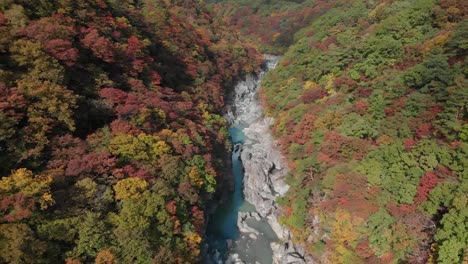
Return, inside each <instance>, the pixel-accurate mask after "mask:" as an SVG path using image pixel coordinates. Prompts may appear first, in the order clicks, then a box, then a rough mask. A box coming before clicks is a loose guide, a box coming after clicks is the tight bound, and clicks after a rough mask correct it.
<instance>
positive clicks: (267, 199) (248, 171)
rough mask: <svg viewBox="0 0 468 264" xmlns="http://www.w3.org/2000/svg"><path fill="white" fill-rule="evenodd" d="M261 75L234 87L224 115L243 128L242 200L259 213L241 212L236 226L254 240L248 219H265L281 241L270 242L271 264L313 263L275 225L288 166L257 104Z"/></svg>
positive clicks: (271, 62)
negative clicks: (278, 201)
mask: <svg viewBox="0 0 468 264" xmlns="http://www.w3.org/2000/svg"><path fill="white" fill-rule="evenodd" d="M277 63H278V58H277V57H274V56H266V62H265V66H266V68H267V69H272V68H274V67H275V66H276V65H277ZM263 74H264V73H263V72H262V73H261V74H260V75H259V76H247V77H246V79H245V80H244V81H242V82H240V83H238V85H236V87H235V91H234V94H233V95H231V96H230V97H229V98H231V99H230V102H228V105H229V107H228V111H227V114H226V115H225V118H226V119H227V120H228V122H229V123H230V124H231V125H237V126H242V127H245V129H244V130H243V132H244V134H245V137H246V141H245V143H244V144H243V145H236V146H235V148H236V149H235V152H239V151H240V152H241V153H240V159H241V160H242V162H243V166H244V196H245V199H246V201H248V202H250V203H251V204H253V205H254V206H255V208H256V210H257V212H258V213H257V212H240V213H239V215H238V219H237V225H238V228H239V230H240V232H241V233H244V234H249V235H248V237H250V238H251V239H257V237H258V236H259V232H258V231H257V230H255V229H253V228H251V227H249V225H248V224H247V219H250V218H254V219H255V220H256V221H261V220H262V218H266V220H267V222H268V223H269V224H270V225H271V227H272V229H273V231H274V232H275V233H276V234H277V236H278V238H279V239H280V240H281V242H278V243H271V248H272V251H273V263H274V264H287V263H288V264H289V263H291V264H292V263H314V262H313V261H312V258H310V257H309V256H305V254H304V252H305V251H304V249H303V248H301V247H296V246H295V245H293V243H292V241H291V234H290V232H289V231H288V230H287V229H286V228H285V227H283V226H281V225H280V224H279V223H278V217H279V215H280V209H279V206H278V204H277V203H276V199H277V198H278V197H280V196H283V195H284V194H285V193H286V192H287V191H288V189H289V186H288V185H287V184H286V183H285V182H284V179H285V177H286V175H287V174H288V167H287V163H286V161H285V160H284V158H283V157H282V155H281V153H280V151H279V150H278V149H277V147H276V144H275V141H274V139H273V137H272V135H271V132H270V127H271V125H272V124H273V121H274V120H273V119H272V118H267V117H264V116H263V109H262V106H261V104H260V102H259V101H258V96H257V90H258V88H259V87H258V85H259V82H260V80H261V79H262V77H263ZM242 238H243V239H244V238H245V236H244V235H243V236H242ZM235 261H241V260H240V258H239V255H237V256H234V255H233V256H229V259H228V261H227V262H226V263H240V262H235Z"/></svg>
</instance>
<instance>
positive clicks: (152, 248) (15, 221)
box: [0, 0, 468, 264]
mask: <svg viewBox="0 0 468 264" xmlns="http://www.w3.org/2000/svg"><path fill="white" fill-rule="evenodd" d="M211 2H218V3H216V4H210V5H207V4H205V3H204V1H196V0H135V1H132V0H58V1H52V0H3V1H0V110H1V111H0V177H1V179H0V263H63V262H66V263H74V264H75V263H93V262H95V263H152V262H153V263H194V262H196V261H197V260H199V253H200V243H201V240H202V235H203V229H204V224H205V216H206V215H205V212H204V211H205V209H206V204H207V202H208V201H210V199H212V198H213V197H216V196H217V192H218V191H219V190H220V189H222V188H219V185H220V182H221V181H220V180H221V176H222V175H223V174H224V173H223V172H224V171H223V168H224V167H226V166H225V165H226V164H225V160H226V156H225V153H226V151H227V150H228V149H229V148H230V144H229V135H228V132H227V128H226V123H225V121H224V119H223V118H222V117H221V109H222V106H223V104H224V102H223V96H224V95H225V94H226V92H227V91H228V88H229V87H232V84H233V82H235V81H236V80H237V79H238V78H240V77H241V76H242V75H244V74H246V73H248V72H253V71H254V70H255V69H257V68H258V66H259V64H260V56H259V53H258V52H257V51H256V48H255V47H253V46H249V45H248V44H245V43H249V42H251V43H257V44H258V46H259V49H260V50H261V51H262V52H270V53H276V54H282V53H284V57H283V59H282V61H281V63H280V65H279V66H278V67H277V69H275V70H274V71H271V72H269V73H268V74H267V75H266V77H265V79H264V81H263V84H262V96H261V97H262V100H263V103H264V105H265V106H266V112H267V114H268V115H270V116H272V117H274V118H275V120H276V121H275V124H274V126H273V127H272V129H273V132H274V134H275V136H276V137H277V139H278V143H279V146H280V147H281V149H282V151H283V153H284V154H285V156H286V157H287V158H288V161H289V167H290V169H291V172H290V175H289V176H288V184H290V185H291V189H290V190H289V191H288V193H287V194H286V196H285V197H284V198H281V199H279V200H278V202H279V203H280V204H281V205H282V210H283V217H282V218H281V223H282V224H284V225H286V226H287V227H288V228H289V229H290V230H291V231H292V233H293V239H294V240H295V242H297V243H298V244H302V245H304V246H305V247H306V250H307V252H308V253H309V254H311V255H313V256H314V257H315V258H316V259H317V260H318V261H322V262H325V263H327V262H329V263H397V262H400V263H401V262H403V263H447V264H452V263H463V262H468V224H467V223H468V197H467V193H468V172H467V168H468V158H467V157H468V124H467V117H468V113H467V104H468V77H467V75H468V67H467V61H466V60H467V58H466V56H467V54H468V20H467V12H468V4H467V3H466V1H463V0H353V1H350V0H330V1H326V0H305V1H301V0H296V1H286V0H278V1H272V0H250V1H245V0H233V1H211ZM228 24H229V25H228ZM233 29H237V31H239V32H240V34H241V35H243V37H241V36H240V35H239V34H238V33H239V32H236V30H233Z"/></svg>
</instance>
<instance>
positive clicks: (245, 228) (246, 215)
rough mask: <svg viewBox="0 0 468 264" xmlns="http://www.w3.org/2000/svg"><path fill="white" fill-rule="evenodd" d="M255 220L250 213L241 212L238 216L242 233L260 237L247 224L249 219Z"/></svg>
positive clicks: (238, 224) (238, 225)
mask: <svg viewBox="0 0 468 264" xmlns="http://www.w3.org/2000/svg"><path fill="white" fill-rule="evenodd" d="M249 218H254V217H253V216H252V215H251V214H250V213H249V212H239V214H238V215H237V227H238V228H239V231H240V232H241V233H252V234H255V235H256V236H258V235H259V234H260V233H259V232H258V231H257V230H255V229H254V228H252V227H250V226H249V225H248V224H247V219H249Z"/></svg>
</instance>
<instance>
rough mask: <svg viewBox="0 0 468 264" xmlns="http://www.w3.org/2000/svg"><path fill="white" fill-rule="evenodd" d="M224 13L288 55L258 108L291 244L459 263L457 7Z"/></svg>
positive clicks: (464, 202)
mask: <svg viewBox="0 0 468 264" xmlns="http://www.w3.org/2000/svg"><path fill="white" fill-rule="evenodd" d="M227 2H230V4H226V5H224V4H222V3H221V4H218V7H220V8H223V6H226V8H225V10H226V12H227V14H231V15H232V16H231V17H230V18H228V19H226V21H228V22H230V23H232V24H233V26H237V27H238V28H239V29H240V30H242V31H243V32H245V33H247V34H249V35H250V38H258V37H261V41H262V42H261V45H263V46H264V47H263V49H264V50H281V48H283V49H287V52H286V53H285V55H284V57H283V59H282V62H281V63H280V65H279V66H278V67H277V69H276V70H274V71H271V72H269V73H268V74H267V76H266V77H265V80H264V82H263V87H262V89H263V94H262V99H263V101H264V104H265V105H266V106H267V112H268V113H267V114H268V115H270V116H273V117H274V118H275V119H276V122H275V125H274V127H273V131H274V133H275V135H276V136H277V138H278V141H279V145H280V146H281V148H282V150H283V153H285V155H286V156H287V158H288V160H289V165H290V168H291V173H290V175H289V182H288V183H289V184H290V185H291V189H290V191H289V192H288V193H287V195H286V197H284V198H282V199H279V202H280V203H281V204H282V205H283V212H284V216H283V218H282V219H281V222H282V223H283V224H285V225H287V226H288V227H289V228H290V229H291V230H292V232H293V235H294V240H295V241H296V242H298V243H299V244H302V245H304V246H306V249H307V251H308V253H309V254H312V255H313V256H315V257H316V258H317V260H326V262H330V263H396V262H400V263H401V262H403V263H435V262H436V263H447V264H451V263H467V262H468V197H467V193H468V172H467V169H468V124H467V117H468V116H467V104H468V79H467V74H468V67H467V57H466V56H467V53H468V20H467V12H468V4H467V2H466V1H463V0H440V1H436V0H401V1H394V0H378V1H371V0H367V1H364V0H356V1H336V2H334V1H295V2H299V3H291V1H249V2H247V1H234V2H236V3H234V4H233V3H231V2H232V1H227ZM270 3H271V4H270ZM314 6H315V7H314ZM309 7H312V8H316V9H317V10H322V13H319V15H318V16H316V17H315V18H312V19H311V20H307V19H304V18H302V17H301V16H302V15H303V14H304V12H306V10H308V8H309ZM323 9H326V12H323ZM265 12H267V14H265ZM287 14H297V15H292V16H290V15H287ZM283 15H284V16H286V18H285V17H284V16H283ZM263 17H265V19H266V20H263ZM258 19H260V20H261V21H262V22H260V25H263V24H261V23H267V24H268V25H270V26H271V27H270V28H268V29H266V28H265V27H262V26H258V24H257V23H256V22H255V21H257V20H258ZM265 21H269V22H265ZM252 22H253V23H252ZM291 23H292V24H291ZM297 25H299V27H296V26H297ZM262 30H271V31H270V32H263V31H262ZM265 34H266V35H265ZM283 34H286V35H288V36H289V35H290V34H293V35H294V38H293V39H290V41H293V42H294V43H293V44H292V46H290V47H289V48H287V47H285V46H283V47H282V46H281V45H283V44H287V42H284V43H283V42H281V41H280V39H281V36H282V35H283ZM263 36H267V38H265V39H264V38H263ZM275 36H278V37H277V38H276V37H275ZM272 46H273V47H275V46H276V48H277V49H271V48H269V47H272Z"/></svg>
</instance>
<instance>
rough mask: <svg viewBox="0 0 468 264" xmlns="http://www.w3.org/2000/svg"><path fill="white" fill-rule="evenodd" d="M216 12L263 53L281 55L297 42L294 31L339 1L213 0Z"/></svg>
mask: <svg viewBox="0 0 468 264" xmlns="http://www.w3.org/2000/svg"><path fill="white" fill-rule="evenodd" d="M211 2H213V3H215V4H214V10H216V14H218V15H219V16H220V17H222V18H223V20H224V21H225V22H226V23H227V24H229V25H231V27H233V28H235V29H237V30H239V32H240V33H241V35H242V36H243V38H244V39H247V40H249V41H250V42H252V43H254V44H255V45H258V46H259V49H260V51H261V52H263V53H271V54H282V53H284V52H285V51H286V50H287V48H288V47H289V46H290V45H292V44H293V43H294V34H295V33H296V32H297V31H299V30H300V29H301V28H303V27H305V26H307V25H309V24H310V23H311V22H312V21H313V20H314V19H316V18H317V17H319V16H320V15H321V14H323V13H324V12H326V10H328V9H330V8H331V7H332V6H334V5H336V4H338V3H340V1H338V0H331V1H327V0H318V1H316V0H277V1H270V0H250V1H246V0H234V1H223V0H212V1H211Z"/></svg>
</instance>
